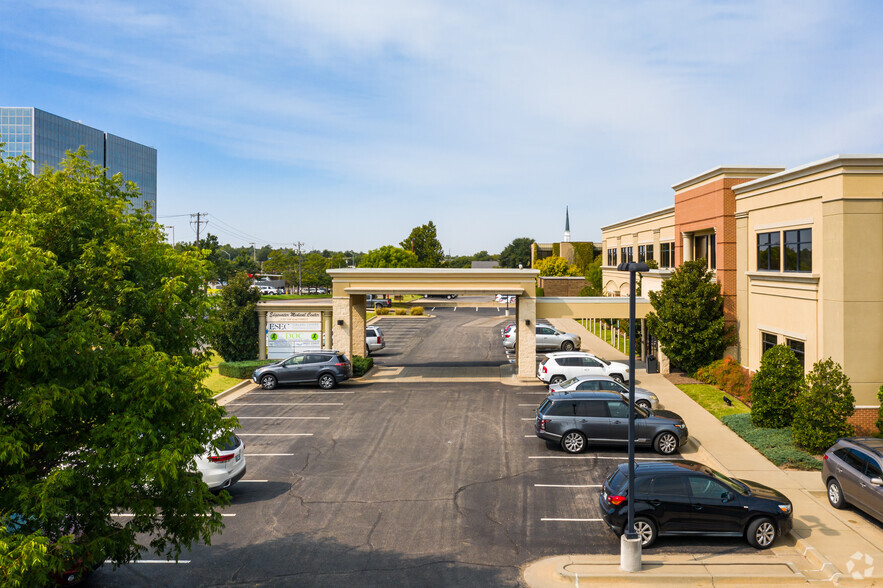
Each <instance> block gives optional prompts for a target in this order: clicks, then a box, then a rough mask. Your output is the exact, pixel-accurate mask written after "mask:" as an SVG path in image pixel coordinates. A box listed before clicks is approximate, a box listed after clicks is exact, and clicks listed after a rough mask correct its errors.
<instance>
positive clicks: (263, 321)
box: [257, 308, 267, 359]
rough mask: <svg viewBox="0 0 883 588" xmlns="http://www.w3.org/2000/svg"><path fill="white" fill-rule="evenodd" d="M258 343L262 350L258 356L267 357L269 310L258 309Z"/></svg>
mask: <svg viewBox="0 0 883 588" xmlns="http://www.w3.org/2000/svg"><path fill="white" fill-rule="evenodd" d="M257 313H258V345H259V346H260V347H259V349H260V351H259V352H258V357H259V358H260V359H267V311H266V310H263V309H260V308H259V309H258V310H257Z"/></svg>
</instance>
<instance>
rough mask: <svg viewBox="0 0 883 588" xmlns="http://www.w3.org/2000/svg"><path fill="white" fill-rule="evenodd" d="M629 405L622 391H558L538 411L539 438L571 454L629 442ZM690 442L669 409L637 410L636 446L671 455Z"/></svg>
mask: <svg viewBox="0 0 883 588" xmlns="http://www.w3.org/2000/svg"><path fill="white" fill-rule="evenodd" d="M628 429H629V404H628V402H627V401H626V400H624V399H623V397H622V394H620V393H618V392H572V393H564V392H556V393H554V394H549V395H548V396H546V398H545V400H543V402H542V403H541V404H540V406H539V408H538V409H537V418H536V421H535V424H534V430H535V432H536V435H537V437H539V438H541V439H546V440H547V441H553V442H555V443H559V444H560V445H561V448H562V449H564V451H566V452H567V453H580V452H582V451H583V450H584V449H585V448H586V446H587V445H588V444H593V445H623V444H627V443H628ZM686 441H687V425H686V423H684V419H682V418H681V417H680V416H679V415H677V414H675V413H673V412H671V411H668V410H648V409H643V408H640V407H635V445H636V446H638V445H640V446H652V447H653V449H655V450H656V451H657V452H658V453H661V454H663V455H670V454H672V453H674V452H675V451H677V450H678V447H679V446H680V445H682V444H684V443H685V442H686Z"/></svg>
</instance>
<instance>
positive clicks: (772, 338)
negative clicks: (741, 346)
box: [760, 332, 779, 356]
mask: <svg viewBox="0 0 883 588" xmlns="http://www.w3.org/2000/svg"><path fill="white" fill-rule="evenodd" d="M778 344H779V337H778V335H774V334H773V333H763V332H761V334H760V354H761V356H763V354H764V353H766V352H767V351H768V350H769V349H771V348H773V347H775V346H776V345H778Z"/></svg>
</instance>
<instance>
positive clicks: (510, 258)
mask: <svg viewBox="0 0 883 588" xmlns="http://www.w3.org/2000/svg"><path fill="white" fill-rule="evenodd" d="M533 243H534V240H533V239H531V238H530V237H519V238H517V239H514V240H513V241H512V242H511V243H509V244H508V245H506V247H504V248H503V251H502V252H500V267H518V265H519V264H520V265H522V266H524V267H530V246H531V245H533Z"/></svg>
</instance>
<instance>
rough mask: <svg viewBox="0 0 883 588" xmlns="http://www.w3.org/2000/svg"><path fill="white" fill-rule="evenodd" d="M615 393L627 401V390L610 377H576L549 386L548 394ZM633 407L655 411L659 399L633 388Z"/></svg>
mask: <svg viewBox="0 0 883 588" xmlns="http://www.w3.org/2000/svg"><path fill="white" fill-rule="evenodd" d="M592 391H601V392H616V393H617V394H622V395H623V397H624V398H625V399H626V400H628V397H629V389H628V387H627V386H624V385H623V384H621V383H620V382H619V381H618V380H615V379H614V378H611V377H610V376H576V377H574V378H570V379H569V380H564V381H563V382H558V383H557V384H551V385H550V386H549V394H557V393H562V394H572V393H573V392H592ZM635 406H640V407H641V408H644V409H647V408H652V409H655V408H656V407H657V406H659V397H658V396H656V394H654V393H653V392H651V391H650V390H645V389H644V388H637V387H636V388H635Z"/></svg>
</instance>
